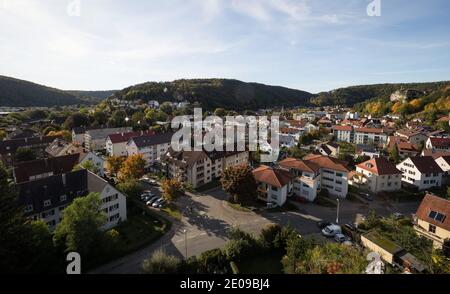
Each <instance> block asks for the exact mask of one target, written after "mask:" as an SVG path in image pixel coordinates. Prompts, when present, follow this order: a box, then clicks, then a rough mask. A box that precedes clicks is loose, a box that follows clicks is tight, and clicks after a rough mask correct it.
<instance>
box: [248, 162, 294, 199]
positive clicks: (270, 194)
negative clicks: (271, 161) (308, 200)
mask: <svg viewBox="0 0 450 294" xmlns="http://www.w3.org/2000/svg"><path fill="white" fill-rule="evenodd" d="M252 173H253V177H254V178H255V181H256V184H257V195H258V199H260V200H262V201H265V202H266V203H273V204H275V205H276V206H283V204H284V203H286V201H287V198H288V196H290V195H292V193H293V187H294V182H293V181H294V176H293V175H292V174H291V173H289V171H287V170H284V169H280V168H273V167H269V166H265V165H263V166H260V167H258V168H256V169H254V170H253V171H252Z"/></svg>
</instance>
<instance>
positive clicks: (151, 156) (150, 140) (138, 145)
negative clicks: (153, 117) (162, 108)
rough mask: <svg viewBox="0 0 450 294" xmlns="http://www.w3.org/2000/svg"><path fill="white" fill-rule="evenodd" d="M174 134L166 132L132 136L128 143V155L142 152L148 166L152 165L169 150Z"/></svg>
mask: <svg viewBox="0 0 450 294" xmlns="http://www.w3.org/2000/svg"><path fill="white" fill-rule="evenodd" d="M172 135H173V134H172V133H166V134H155V135H144V136H139V137H134V138H131V139H130V140H129V141H128V143H127V146H126V152H127V154H128V156H130V155H135V154H141V155H142V157H143V158H144V160H145V162H146V168H148V167H151V166H152V165H154V164H155V163H158V162H159V161H160V159H161V157H162V156H163V155H164V154H166V153H167V151H168V150H169V147H170V143H171V140H172Z"/></svg>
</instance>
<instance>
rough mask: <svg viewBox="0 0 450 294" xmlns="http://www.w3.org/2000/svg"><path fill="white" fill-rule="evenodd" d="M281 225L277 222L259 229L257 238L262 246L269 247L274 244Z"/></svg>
mask: <svg viewBox="0 0 450 294" xmlns="http://www.w3.org/2000/svg"><path fill="white" fill-rule="evenodd" d="M281 230H282V229H281V227H280V226H279V225H278V224H268V225H267V226H265V227H264V228H263V229H262V230H261V234H260V235H259V240H260V242H261V245H262V246H263V247H264V248H267V249H270V248H273V247H274V246H275V244H274V243H275V240H276V238H277V236H278V235H279V234H280V233H281Z"/></svg>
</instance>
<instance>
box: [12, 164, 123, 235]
mask: <svg viewBox="0 0 450 294" xmlns="http://www.w3.org/2000/svg"><path fill="white" fill-rule="evenodd" d="M17 186H18V191H19V196H18V199H19V205H20V206H21V207H23V208H24V211H25V215H26V216H27V217H28V218H31V219H35V220H37V219H41V220H43V221H44V222H45V223H47V225H48V226H49V228H50V229H51V230H54V229H55V227H56V225H57V224H58V223H59V222H61V220H62V218H63V216H64V214H63V211H64V209H65V208H66V207H67V206H68V205H70V204H71V203H72V201H73V200H74V199H76V198H77V197H83V196H86V195H88V194H89V193H92V192H94V193H99V195H100V199H101V201H102V205H101V211H103V212H104V213H105V215H106V223H105V224H104V225H103V226H102V229H104V230H108V229H110V228H113V227H115V226H116V225H117V224H118V223H120V222H124V221H126V220H127V209H126V198H125V195H123V194H122V193H120V192H119V191H118V190H116V189H115V188H114V187H113V186H111V185H110V184H108V182H107V181H105V180H104V179H102V178H100V177H98V176H97V175H95V174H93V173H91V172H89V171H88V170H85V169H83V170H79V171H74V172H68V173H64V174H59V175H52V176H49V177H46V178H42V179H38V180H35V181H28V182H23V183H20V184H18V185H17Z"/></svg>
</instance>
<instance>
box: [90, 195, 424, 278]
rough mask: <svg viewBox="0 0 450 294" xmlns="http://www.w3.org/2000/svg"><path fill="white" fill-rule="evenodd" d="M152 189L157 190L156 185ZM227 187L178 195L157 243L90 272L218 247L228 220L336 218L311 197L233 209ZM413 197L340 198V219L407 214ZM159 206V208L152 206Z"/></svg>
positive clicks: (305, 226) (246, 224) (310, 227)
mask: <svg viewBox="0 0 450 294" xmlns="http://www.w3.org/2000/svg"><path fill="white" fill-rule="evenodd" d="M149 189H150V190H152V191H154V192H156V193H159V192H158V191H157V189H156V188H154V187H149ZM225 199H227V195H226V193H224V192H223V191H222V190H221V189H215V190H212V191H208V192H206V193H204V194H190V193H188V195H187V196H184V197H181V198H180V199H179V200H178V203H179V206H180V207H181V208H182V209H183V218H182V220H181V221H176V220H174V225H173V226H172V229H171V230H170V231H169V232H168V233H167V234H165V235H164V236H163V237H162V238H161V239H159V240H158V241H157V242H156V243H153V244H151V245H150V246H147V247H146V248H143V249H141V250H139V251H136V252H134V253H132V254H130V255H128V256H125V257H123V258H120V259H118V260H116V261H113V262H111V263H109V264H106V265H104V266H102V267H99V268H97V269H96V270H94V271H92V273H121V274H131V273H139V271H140V267H141V265H142V262H143V260H145V259H146V258H147V257H149V256H150V255H151V253H152V252H154V251H155V250H157V249H163V250H165V251H166V252H167V253H168V254H172V255H175V256H178V257H180V258H184V257H185V256H186V252H187V256H193V255H199V254H201V253H202V252H204V251H207V250H210V249H214V248H221V247H223V246H224V245H225V243H226V241H227V237H226V233H227V230H228V229H229V228H230V227H232V226H237V227H239V228H240V229H242V230H244V231H246V232H249V233H253V234H258V233H259V232H260V231H261V229H262V228H263V227H264V226H265V225H267V224H269V223H279V224H281V225H288V224H289V225H291V226H293V227H294V228H295V229H296V230H297V231H298V233H299V234H301V235H304V236H305V235H319V234H320V231H319V229H318V228H317V225H316V223H317V221H319V220H327V221H332V222H334V221H335V220H336V208H333V207H332V208H330V207H323V206H318V205H315V204H310V203H296V205H298V207H299V210H298V211H295V212H274V213H268V212H263V213H260V214H257V213H254V212H244V211H237V210H235V209H233V208H231V207H229V206H228V204H227V203H226V201H225ZM418 205H419V203H417V202H407V203H386V202H383V201H373V202H370V203H367V204H364V203H359V202H352V201H349V200H342V201H341V205H340V214H339V223H340V224H344V223H348V222H350V223H353V222H355V221H356V220H357V218H358V217H359V216H361V215H367V214H368V213H369V212H370V211H371V210H375V211H376V213H377V214H378V215H381V216H388V215H390V214H391V213H393V212H401V213H403V214H405V215H409V214H411V213H414V212H415V211H416V209H417V207H418ZM155 211H157V210H155Z"/></svg>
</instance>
